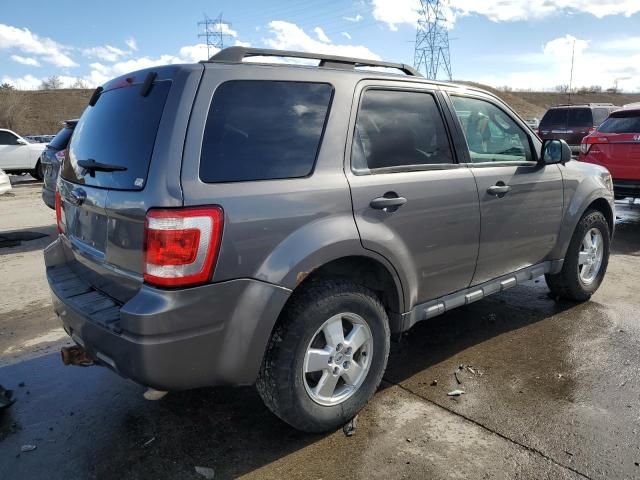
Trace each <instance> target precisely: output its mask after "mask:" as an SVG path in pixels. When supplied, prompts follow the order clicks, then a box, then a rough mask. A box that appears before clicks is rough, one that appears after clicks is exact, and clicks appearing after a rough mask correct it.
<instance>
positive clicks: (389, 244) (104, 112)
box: [45, 47, 614, 431]
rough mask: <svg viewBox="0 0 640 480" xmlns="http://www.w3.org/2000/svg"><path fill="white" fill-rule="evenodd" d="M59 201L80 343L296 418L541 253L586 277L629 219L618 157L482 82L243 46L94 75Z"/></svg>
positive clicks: (103, 356) (134, 375) (56, 284)
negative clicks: (611, 170)
mask: <svg viewBox="0 0 640 480" xmlns="http://www.w3.org/2000/svg"><path fill="white" fill-rule="evenodd" d="M255 56H278V57H298V58H305V59H309V58H314V59H316V60H318V62H319V63H318V65H317V66H303V65H283V64H260V63H254V62H243V60H244V59H245V58H247V57H255ZM369 66H372V67H376V69H375V71H372V70H371V69H369V70H366V69H363V67H369ZM384 69H386V70H388V71H392V70H393V69H395V70H397V71H398V72H399V74H397V73H388V72H385V71H383V70H384ZM56 213H57V221H58V228H59V231H60V235H59V236H58V239H57V240H56V241H55V242H53V243H52V244H51V245H49V246H48V247H47V248H46V250H45V261H46V273H47V277H48V281H49V284H50V286H51V290H52V293H53V303H54V308H55V311H56V313H57V315H58V316H59V317H60V320H61V322H62V324H63V325H64V328H65V329H66V331H67V332H68V334H69V335H70V336H71V337H72V338H73V340H74V341H75V342H76V344H77V346H76V347H73V348H72V349H68V350H65V351H64V352H63V360H65V362H66V363H72V364H77V363H80V364H88V363H96V364H99V365H103V366H106V367H109V368H111V369H112V370H114V371H115V372H117V373H118V374H120V375H122V376H123V377H126V378H130V379H132V380H134V381H136V382H138V383H140V384H142V385H144V386H146V387H148V388H149V390H148V393H150V395H149V396H150V397H156V398H157V397H159V396H160V395H161V394H162V393H164V392H166V391H171V390H183V389H191V388H196V387H204V386H211V385H229V384H231V385H250V384H254V383H255V384H256V385H257V388H258V391H259V392H260V395H261V397H262V399H263V400H264V402H265V404H266V405H267V406H268V407H269V408H270V409H271V410H272V411H273V412H274V413H275V414H276V415H278V416H279V417H280V418H282V419H283V420H284V421H286V422H288V423H289V424H291V425H293V426H294V427H296V428H298V429H301V430H305V431H327V430H330V429H334V428H336V427H338V426H340V425H342V424H344V423H345V422H347V421H348V420H349V419H350V418H352V417H353V416H354V415H355V414H356V413H357V412H358V411H359V410H360V409H361V408H362V407H363V405H365V403H366V402H367V401H368V400H369V398H371V396H372V395H373V394H374V392H375V391H376V388H377V387H378V385H379V383H380V381H381V379H382V376H383V373H384V370H385V367H386V363H387V357H388V354H389V342H390V336H391V334H394V333H399V332H403V331H406V330H408V329H409V328H411V326H412V325H414V324H415V323H416V322H420V321H424V320H428V319H431V318H433V317H435V316H437V315H440V314H442V313H444V312H447V311H449V310H451V309H453V308H455V307H458V306H461V305H466V304H468V303H471V302H475V301H477V300H480V299H482V298H484V297H486V296H487V295H490V294H492V293H496V292H500V291H503V290H506V289H508V288H511V287H513V286H515V285H517V284H520V283H522V282H526V281H527V280H530V279H532V278H535V277H538V276H540V275H545V276H546V279H547V283H548V285H549V287H550V289H551V291H552V292H553V293H554V294H555V295H556V296H557V297H562V298H565V299H570V300H575V301H584V300H587V299H588V298H589V297H590V296H591V294H592V293H593V292H594V291H595V290H596V289H597V288H598V286H599V285H600V283H601V281H602V279H603V277H604V274H605V271H606V268H607V262H608V256H609V245H610V242H611V236H612V232H613V223H614V221H613V219H614V213H613V193H612V185H611V178H610V176H609V174H608V172H607V171H606V170H605V169H603V168H600V167H597V166H594V165H589V164H585V163H578V162H575V161H570V151H569V148H568V146H567V145H566V143H564V142H563V141H561V140H550V141H548V142H545V144H544V145H543V144H542V143H541V141H540V140H539V139H538V137H537V136H536V135H535V133H534V132H533V131H532V130H531V129H530V128H529V127H528V126H527V124H526V123H525V122H524V121H522V120H521V119H520V117H518V115H516V114H515V113H514V112H513V110H511V109H510V108H509V107H508V106H507V105H505V104H504V103H503V102H501V101H500V100H499V99H498V98H496V97H495V96H493V95H491V94H489V93H486V92H484V91H481V90H478V89H475V88H470V87H466V86H457V85H454V84H447V83H437V82H434V81H428V80H425V79H423V78H421V77H420V75H419V74H418V73H417V72H416V71H414V70H413V69H412V68H411V67H408V66H406V65H401V64H392V63H384V62H372V61H368V60H360V59H352V58H344V57H334V56H326V55H311V54H307V53H297V52H284V51H272V50H258V49H249V48H242V47H232V48H229V49H226V50H223V51H221V52H220V53H219V54H217V55H216V56H214V57H212V58H211V59H210V60H209V61H205V62H201V63H198V64H192V65H171V66H165V67H157V68H152V69H147V70H142V71H138V72H134V73H131V74H129V75H125V76H123V77H120V78H117V79H115V80H112V81H110V82H108V83H106V84H105V85H104V86H103V87H100V88H98V89H97V90H96V92H95V93H94V95H93V96H92V98H91V100H90V103H89V106H88V107H87V109H86V110H85V112H84V113H83V115H82V118H81V119H80V120H79V122H78V124H77V126H76V129H75V132H74V135H73V137H72V140H71V144H70V146H69V148H68V150H67V153H66V157H65V159H64V161H63V165H62V169H61V175H60V179H59V181H58V188H57V193H56Z"/></svg>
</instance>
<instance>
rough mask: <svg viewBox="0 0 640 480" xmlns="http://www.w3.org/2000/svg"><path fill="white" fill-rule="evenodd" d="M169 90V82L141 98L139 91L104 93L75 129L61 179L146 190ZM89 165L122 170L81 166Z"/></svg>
mask: <svg viewBox="0 0 640 480" xmlns="http://www.w3.org/2000/svg"><path fill="white" fill-rule="evenodd" d="M170 86H171V82H170V81H161V82H156V83H154V84H153V87H152V88H151V91H150V92H149V93H148V95H147V96H142V95H140V85H131V86H126V87H120V88H114V89H112V90H106V91H104V92H102V94H101V95H100V97H99V98H98V101H97V103H96V104H95V105H94V106H89V107H87V109H86V110H85V111H84V113H83V114H82V117H81V118H80V121H79V122H78V124H77V126H76V128H75V132H74V134H73V137H72V139H71V143H70V145H69V150H68V153H67V155H66V157H65V160H64V162H63V167H62V178H64V179H65V180H68V181H70V182H73V183H77V184H82V185H87V186H94V187H100V188H108V189H116V190H141V189H142V188H144V184H145V182H146V180H147V173H148V170H149V163H150V161H151V155H152V153H153V146H154V144H155V138H156V133H157V131H158V124H159V123H160V119H161V117H162V112H163V110H164V105H165V102H166V100H167V95H168V93H169V88H170ZM83 161H85V162H83ZM87 161H88V162H94V163H96V164H102V165H108V166H115V167H118V168H117V169H115V170H114V169H110V170H111V171H100V170H99V169H98V170H94V169H91V170H87V169H86V168H84V167H83V166H81V165H80V164H82V163H85V165H86V162H87ZM78 162H80V164H79V163H78ZM108 170H109V169H108Z"/></svg>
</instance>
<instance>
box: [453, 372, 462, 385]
mask: <svg viewBox="0 0 640 480" xmlns="http://www.w3.org/2000/svg"><path fill="white" fill-rule="evenodd" d="M453 376H454V377H456V382H457V383H458V385H462V382H461V381H460V379H459V378H458V372H453Z"/></svg>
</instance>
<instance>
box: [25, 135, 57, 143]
mask: <svg viewBox="0 0 640 480" xmlns="http://www.w3.org/2000/svg"><path fill="white" fill-rule="evenodd" d="M53 137H55V135H26V136H25V137H24V138H25V140H28V141H30V142H31V143H49V142H50V141H51V140H53Z"/></svg>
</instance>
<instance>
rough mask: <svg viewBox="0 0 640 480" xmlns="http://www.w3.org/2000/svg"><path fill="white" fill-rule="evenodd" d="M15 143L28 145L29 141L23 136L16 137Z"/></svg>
mask: <svg viewBox="0 0 640 480" xmlns="http://www.w3.org/2000/svg"><path fill="white" fill-rule="evenodd" d="M16 144H18V145H29V142H27V141H26V140H25V139H23V138H18V139H17V140H16Z"/></svg>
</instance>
